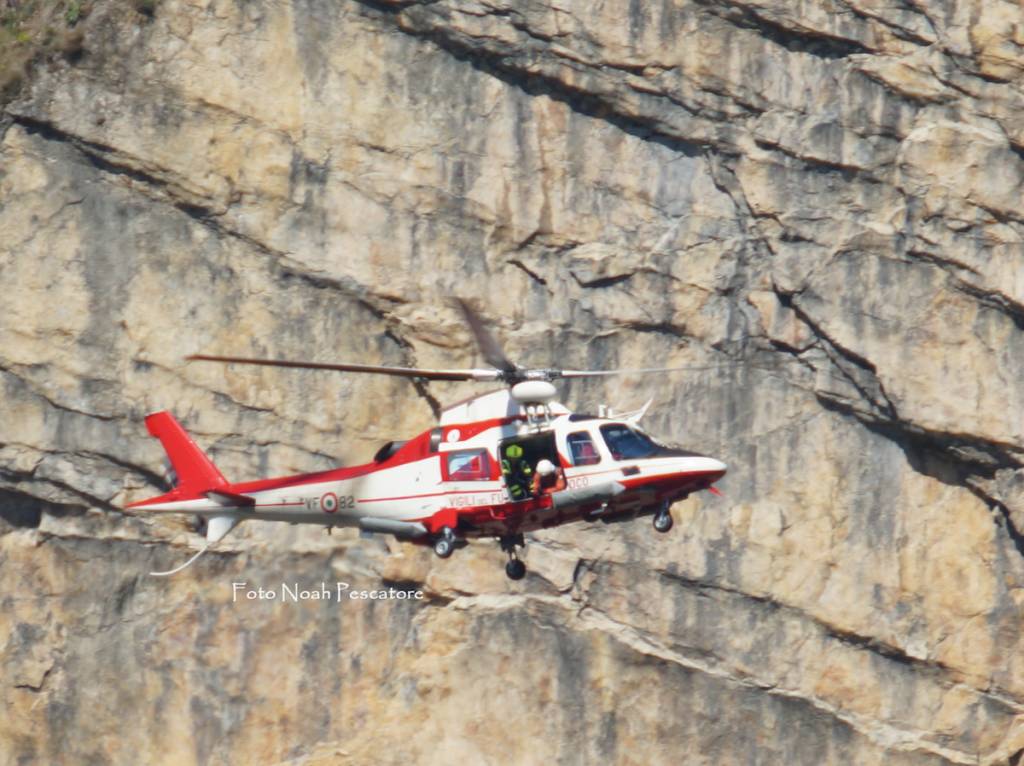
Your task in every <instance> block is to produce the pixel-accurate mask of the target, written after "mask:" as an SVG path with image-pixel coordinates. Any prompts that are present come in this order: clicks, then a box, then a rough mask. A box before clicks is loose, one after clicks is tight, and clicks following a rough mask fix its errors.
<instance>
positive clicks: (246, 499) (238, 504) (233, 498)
mask: <svg viewBox="0 0 1024 766" xmlns="http://www.w3.org/2000/svg"><path fill="white" fill-rule="evenodd" d="M206 497H207V499H209V500H212V501H213V502H215V503H217V504H218V505H223V506H224V507H225V508H248V507H250V506H253V505H256V498H254V497H250V496H249V495H237V494H235V493H234V492H224V491H223V490H219V489H211V490H210V491H209V492H207V493H206Z"/></svg>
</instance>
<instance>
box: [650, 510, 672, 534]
mask: <svg viewBox="0 0 1024 766" xmlns="http://www.w3.org/2000/svg"><path fill="white" fill-rule="evenodd" d="M653 523H654V530H655V531H656V532H660V533H661V534H665V533H666V532H668V531H669V530H670V529H672V523H673V522H672V513H671V512H670V511H669V509H668V504H667V503H666V504H665V505H663V506H661V508H659V509H658V512H657V513H655V514H654V521H653Z"/></svg>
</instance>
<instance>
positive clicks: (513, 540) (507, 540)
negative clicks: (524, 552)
mask: <svg viewBox="0 0 1024 766" xmlns="http://www.w3.org/2000/svg"><path fill="white" fill-rule="evenodd" d="M498 541H499V542H500V543H501V549H502V550H503V551H505V552H506V553H507V554H508V563H507V564H505V574H506V575H507V576H508V579H510V580H522V579H523V578H524V577H526V564H524V563H523V562H522V560H521V559H520V558H519V554H518V553H517V552H516V546H518V547H520V548H525V547H526V541H525V540H523V536H522V535H509V536H507V537H501V538H499V539H498Z"/></svg>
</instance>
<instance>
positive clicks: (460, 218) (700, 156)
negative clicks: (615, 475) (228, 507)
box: [0, 0, 1024, 766]
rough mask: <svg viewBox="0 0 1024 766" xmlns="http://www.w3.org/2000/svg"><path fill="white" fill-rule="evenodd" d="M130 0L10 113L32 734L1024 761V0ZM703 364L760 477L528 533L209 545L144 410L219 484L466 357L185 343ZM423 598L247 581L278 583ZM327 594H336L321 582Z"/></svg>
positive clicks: (77, 756)
mask: <svg viewBox="0 0 1024 766" xmlns="http://www.w3.org/2000/svg"><path fill="white" fill-rule="evenodd" d="M137 7H138V8H141V10H129V9H127V8H126V7H125V6H124V4H121V3H115V2H113V1H112V0H107V1H106V2H103V1H98V2H96V3H94V4H93V5H92V8H91V13H90V14H89V15H88V17H87V18H85V19H83V20H82V21H81V22H78V25H79V26H78V28H79V29H81V31H82V35H83V36H82V38H81V46H82V48H81V51H80V55H75V56H69V55H63V56H61V55H56V54H54V55H52V56H49V57H47V56H44V55H40V56H39V57H37V60H36V61H35V63H34V65H33V67H32V69H31V71H30V72H29V73H28V76H27V77H26V79H25V81H24V84H23V86H22V87H21V89H20V90H18V91H17V92H14V91H12V90H10V89H8V90H6V91H4V92H5V93H6V94H8V96H9V99H8V100H7V101H6V102H5V103H4V104H3V107H2V112H0V274H2V275H3V287H4V290H3V295H2V299H0V309H2V310H0V383H2V391H3V419H2V423H3V424H2V426H0V580H2V582H3V586H2V587H0V604H2V607H3V608H2V610H0V701H2V706H3V709H4V711H5V713H6V714H5V715H4V716H3V717H2V719H0V764H16V763H24V762H41V763H83V762H102V763H115V764H134V763H139V762H151V763H157V762H163V763H181V764H188V763H197V764H200V763H201V764H206V763H224V764H226V763H290V764H348V763H351V764H362V763H370V762H374V763H395V764H398V763H403V764H404V763H450V762H455V761H458V762H463V761H464V762H476V763H523V764H531V763H546V762H559V763H605V762H613V763H622V764H629V763H635V764H660V763H664V764H670V763H671V764H676V763H688V764H702V763H707V764H726V763H748V762H750V763H765V764H768V763H771V764H774V763H780V764H781V763H784V764H797V763H800V764H805V763H806V764H833V763H834V764H844V765H845V764H915V765H916V764H940V763H962V764H968V763H970V764H978V763H980V764H989V765H992V766H994V765H995V764H1008V763H1009V764H1014V763H1017V762H1018V761H1020V758H1021V753H1022V752H1024V717H1022V715H1024V637H1022V630H1021V626H1022V621H1021V613H1022V612H1021V610H1022V607H1024V596H1022V595H1021V594H1022V593H1024V558H1022V557H1024V515H1022V514H1024V498H1022V493H1021V488H1020V486H1019V485H1020V479H1019V477H1020V472H1021V470H1022V467H1024V449H1022V447H1021V444H1022V442H1024V418H1022V417H1021V415H1022V413H1024V375H1022V372H1024V367H1022V362H1021V360H1022V359H1024V340H1022V339H1024V335H1022V333H1021V327H1022V326H1024V276H1022V274H1024V272H1022V270H1021V266H1020V263H1021V256H1022V241H1024V216H1022V214H1021V205H1020V200H1021V193H1022V182H1024V159H1022V156H1024V155H1022V147H1024V96H1022V90H1021V83H1022V66H1024V57H1022V53H1021V46H1022V45H1024V39H1022V37H1021V35H1022V29H1024V18H1022V11H1021V8H1020V6H1019V4H1017V3H1011V2H1005V1H1002V0H985V2H980V0H976V1H974V2H972V1H971V0H946V1H944V2H939V3H916V2H895V3H889V2H877V1H876V0H846V1H845V2H843V3H838V4H837V3H832V2H826V1H825V0H809V1H808V2H801V3H796V4H794V3H784V2H777V1H776V0H735V1H732V2H713V1H712V0H695V1H693V2H690V1H687V2H680V3H660V4H659V3H653V4H650V3H648V4H644V3H626V2H610V3H604V4H598V5H596V6H595V5H594V4H592V3H591V4H583V3H574V2H567V1H564V0H557V1H552V2H547V1H546V0H531V1H530V2H527V3H508V2H504V1H503V0H495V1H494V2H490V1H488V2H477V1H476V0H439V1H438V2H431V3H417V2H404V1H403V2H392V1H391V0H374V1H372V2H371V1H370V0H345V1H344V2H329V1H328V0H294V1H293V0H288V1H286V2H276V3H270V2H265V1H264V0H249V1H248V2H245V3H229V2H223V1H222V0H188V1H186V0H159V2H158V3H156V5H155V6H153V7H152V8H151V10H152V13H147V12H146V9H147V8H149V6H147V5H139V6H137ZM453 294H457V295H462V296H465V297H472V298H476V299H478V300H479V301H480V302H481V304H482V305H483V306H484V307H485V310H486V313H487V315H488V316H489V317H490V318H491V319H492V320H493V321H494V322H495V324H496V326H497V327H496V332H497V333H498V334H500V335H501V336H502V337H503V338H504V339H505V341H506V346H507V348H508V351H509V352H510V354H511V355H512V356H513V357H514V358H516V359H518V360H521V361H522V362H523V363H528V364H536V365H546V364H560V365H563V366H566V367H593V366H604V367H611V366H617V365H621V366H638V367H644V366H654V365H661V364H684V363H696V364H704V365H707V366H708V369H706V370H695V371H692V372H688V373H686V374H680V375H675V376H665V377H661V378H658V377H653V378H652V377H647V378H637V379H633V378H625V379H622V380H618V381H586V382H576V383H573V384H571V385H567V386H565V388H564V390H563V392H562V393H563V398H564V399H565V400H566V401H567V402H568V403H569V404H572V405H574V406H576V407H577V408H578V409H581V410H584V409H590V408H592V407H595V406H596V405H597V404H598V403H601V402H610V403H612V404H615V405H617V406H620V407H622V408H626V407H630V406H638V405H639V404H641V403H642V402H643V401H645V400H646V399H647V398H649V397H653V398H654V404H653V406H652V408H651V411H650V413H649V415H648V416H647V421H646V423H647V426H648V428H649V429H650V430H651V431H652V432H654V433H655V434H659V435H662V436H664V437H665V438H666V439H670V440H673V441H678V442H680V443H683V444H685V445H687V446H690V447H693V448H697V449H700V450H701V451H704V452H708V453H710V454H714V455H716V456H718V457H720V458H722V459H723V460H725V461H726V462H727V463H728V464H729V466H730V472H729V474H728V476H727V478H726V480H725V481H724V483H723V489H724V491H725V497H723V498H713V497H711V496H707V497H704V496H702V497H700V498H697V497H694V498H691V499H690V500H688V501H686V502H685V503H681V504H679V505H678V506H677V507H676V509H675V513H676V529H675V530H674V532H673V534H672V535H670V536H668V537H666V538H662V537H660V536H659V537H658V538H657V539H656V538H655V537H654V535H653V534H652V533H651V530H650V528H649V525H647V524H644V523H639V524H633V525H629V524H617V525H609V526H605V525H590V526H584V525H580V526H571V527H564V528H559V529H556V530H551V531H548V532H545V533H543V534H538V535H536V536H535V537H534V539H532V540H531V541H530V545H529V548H528V551H529V552H528V555H527V560H528V563H529V565H530V571H531V574H530V575H529V577H528V578H527V579H526V580H524V581H522V582H520V583H509V582H508V581H506V579H505V578H504V575H503V573H502V571H501V565H502V556H501V554H500V552H499V551H498V550H497V549H496V548H493V547H491V546H487V545H474V546H471V547H469V548H468V549H465V550H461V551H459V552H457V554H456V555H455V556H454V557H453V558H452V559H449V560H447V561H438V560H436V559H435V558H433V557H432V556H431V554H430V553H429V551H425V550H423V549H420V548H416V547H413V546H408V545H402V544H397V543H391V542H387V541H384V540H381V539H376V538H375V539H369V540H367V539H360V538H358V537H357V536H356V535H354V534H352V533H345V534H335V535H333V536H331V537H328V536H325V535H323V534H322V533H318V532H317V531H315V530H311V529H300V528H292V527H275V526H274V525H264V526H253V527H249V528H246V527H244V526H243V527H242V528H241V529H240V530H239V532H238V534H237V535H232V536H231V537H230V538H229V539H228V540H226V541H225V544H224V545H223V546H222V548H221V550H219V551H217V552H214V553H211V554H208V555H207V557H206V558H205V559H200V561H199V562H198V563H197V564H196V565H195V567H194V568H193V569H192V570H190V571H188V572H186V573H185V574H184V575H182V576H179V577H176V578H172V579H170V580H155V579H152V578H148V577H147V576H146V575H145V573H146V572H148V571H150V570H153V569H160V568H165V566H166V565H171V564H174V563H177V562H179V561H181V560H182V559H183V558H184V557H185V556H186V555H187V554H188V553H189V551H190V550H192V549H193V548H194V547H195V546H196V545H197V541H198V538H197V536H196V535H195V534H194V533H192V532H191V531H190V530H189V529H188V527H187V525H186V524H185V522H183V521H174V520H159V521H154V520H151V519H149V518H146V517H144V516H129V515H125V514H123V513H122V512H121V511H120V508H121V507H122V506H123V505H124V504H125V503H126V502H130V501H131V500H133V499H137V498H139V497H143V496H146V495H148V494H150V493H153V492H154V491H155V490H156V489H157V488H158V487H159V486H160V483H161V480H162V479H161V468H160V465H161V458H162V453H161V450H160V448H159V445H158V444H156V443H155V442H154V441H153V440H151V439H149V438H148V436H147V434H146V432H145V428H144V426H143V423H142V418H143V416H144V415H145V413H147V412H149V411H152V410H157V409H169V410H172V411H174V412H175V413H176V414H177V415H178V416H179V417H180V418H181V419H182V420H183V422H184V423H185V425H186V426H187V427H188V428H189V429H190V430H191V431H192V433H193V434H194V436H195V438H196V439H197V440H198V441H199V442H200V444H202V445H203V446H204V447H206V448H208V449H209V451H210V454H211V456H212V457H213V458H214V459H215V461H216V462H217V463H218V465H219V466H220V467H221V468H222V470H223V471H224V473H225V474H226V475H227V476H229V477H230V478H241V477H247V476H251V475H268V474H277V473H287V472H296V471H308V470H318V469H324V468H327V467H330V466H333V465H336V464H337V463H339V462H342V463H352V462H357V461H361V460H364V459H366V458H368V457H369V456H370V455H372V454H373V452H374V451H375V449H376V448H377V446H379V444H380V443H381V442H383V441H386V440H388V439H391V438H403V437H405V436H408V435H411V434H413V433H416V432H418V431H420V430H422V429H424V428H427V427H429V426H430V425H431V424H432V423H433V422H434V416H435V414H436V412H437V410H438V407H439V405H440V404H441V403H444V402H450V401H455V400H458V399H461V398H464V397H465V396H468V395H470V394H471V393H473V392H474V391H477V390H478V389H476V388H473V387H471V386H468V385H462V384H458V385H455V384H451V385H449V384H437V383H435V384H430V385H421V386H419V387H415V386H412V385H410V384H409V383H407V382H405V381H401V380H397V381H392V380H388V379H375V378H369V377H365V378H363V377H348V376H331V375H326V374H321V373H317V372H312V371H310V372H300V373H297V372H293V371H287V370H270V369H251V370H250V369H235V368H231V367H228V368H222V367H217V366H203V365H200V364H190V365H187V364H185V363H184V362H183V357H184V356H185V355H187V354H189V353H194V352H197V351H202V352H207V353H235V354H252V355H267V356H281V357H288V356H296V355H299V356H307V357H310V358H312V359H314V360H330V359H353V360H359V361H364V362H367V363H375V362H377V363H386V364H408V365H414V364H418V365H423V366H470V365H473V364H478V363H479V360H477V359H475V352H474V350H473V347H472V344H471V342H470V336H469V333H468V331H467V330H466V329H465V327H463V326H462V325H461V323H460V320H459V315H458V312H457V311H456V309H455V308H454V307H453V306H452V305H451V304H450V303H449V302H448V301H447V299H448V297H449V296H451V295H453ZM339 582H341V583H344V584H345V585H346V586H347V588H346V589H345V593H346V594H348V593H351V592H355V591H360V592H363V591H365V592H367V593H369V592H371V591H374V590H377V589H381V588H383V589H387V588H392V589H398V590H399V591H401V592H402V593H406V594H414V593H416V592H417V591H418V592H420V593H421V594H422V598H415V597H412V598H402V599H392V600H376V599H361V600H360V599H352V598H347V599H346V598H343V599H342V600H341V601H340V602H338V601H337V600H335V601H327V600H320V601H315V602H313V601H305V602H301V603H285V602H283V601H282V600H281V598H277V599H276V600H273V601H271V600H258V599H251V600H250V599H248V598H245V597H243V598H242V599H241V600H238V599H237V593H236V591H237V589H236V588H234V587H233V585H232V584H233V583H244V584H245V585H244V586H242V587H244V589H245V591H246V592H248V591H249V590H251V589H252V588H254V587H255V588H259V587H264V588H265V589H274V590H275V591H276V592H278V593H280V592H281V589H282V587H283V586H284V585H286V584H290V585H294V586H295V587H302V588H306V589H315V588H316V587H319V585H320V584H321V583H324V584H325V587H328V589H330V588H332V587H334V586H336V584H337V583H339ZM333 592H336V591H333Z"/></svg>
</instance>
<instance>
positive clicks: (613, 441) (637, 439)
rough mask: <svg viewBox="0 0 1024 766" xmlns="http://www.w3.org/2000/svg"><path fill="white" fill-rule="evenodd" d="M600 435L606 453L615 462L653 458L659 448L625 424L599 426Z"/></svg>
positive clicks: (644, 435) (649, 439)
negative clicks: (606, 449)
mask: <svg viewBox="0 0 1024 766" xmlns="http://www.w3.org/2000/svg"><path fill="white" fill-rule="evenodd" d="M601 435H602V436H603V437H604V443H605V444H607V445H608V451H609V452H611V453H612V457H613V458H615V459H616V460H636V459H637V458H645V457H653V456H654V455H656V454H657V453H658V452H659V451H660V450H661V448H660V447H659V446H658V445H657V444H655V443H654V442H653V441H652V440H651V438H650V437H649V436H647V435H646V434H642V433H640V432H639V431H635V430H633V429H632V428H630V427H629V426H627V425H626V424H625V423H609V424H608V425H605V426H601Z"/></svg>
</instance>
